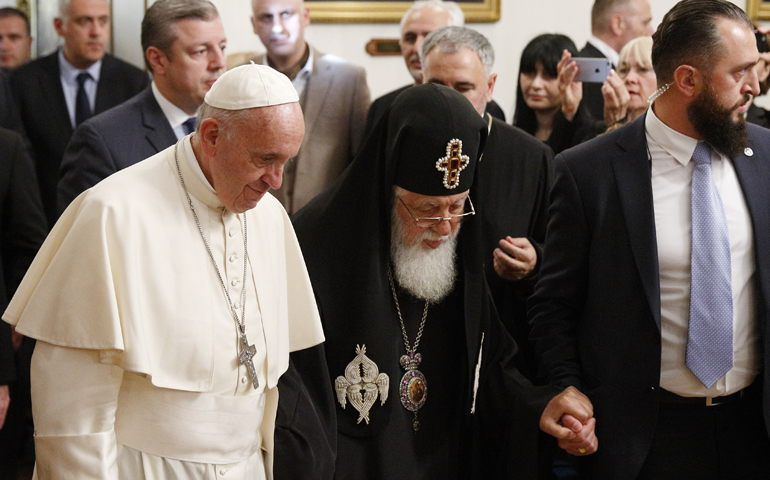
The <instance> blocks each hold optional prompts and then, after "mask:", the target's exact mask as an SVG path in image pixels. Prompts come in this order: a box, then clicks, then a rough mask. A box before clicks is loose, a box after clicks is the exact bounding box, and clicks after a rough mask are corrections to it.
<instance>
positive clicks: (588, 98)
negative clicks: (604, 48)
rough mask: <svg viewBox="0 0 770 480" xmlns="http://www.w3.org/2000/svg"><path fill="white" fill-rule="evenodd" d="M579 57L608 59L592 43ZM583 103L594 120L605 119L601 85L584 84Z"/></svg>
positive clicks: (615, 66) (614, 66)
mask: <svg viewBox="0 0 770 480" xmlns="http://www.w3.org/2000/svg"><path fill="white" fill-rule="evenodd" d="M578 57H583V58H607V57H605V56H604V54H603V53H602V52H600V51H599V49H598V48H596V47H594V46H593V45H591V44H590V43H586V46H585V47H583V49H582V50H581V51H580V52H578ZM612 68H615V69H616V68H618V66H617V65H613V66H612ZM583 103H584V104H585V105H586V107H588V112H589V113H590V114H591V116H592V117H593V118H595V119H598V120H603V119H604V97H603V96H602V84H601V83H588V82H583Z"/></svg>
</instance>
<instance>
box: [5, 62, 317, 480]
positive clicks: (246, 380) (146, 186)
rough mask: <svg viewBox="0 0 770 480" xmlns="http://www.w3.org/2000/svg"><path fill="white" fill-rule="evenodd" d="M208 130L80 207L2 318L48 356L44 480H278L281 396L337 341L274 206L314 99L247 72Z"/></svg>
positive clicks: (240, 72)
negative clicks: (297, 372) (303, 367)
mask: <svg viewBox="0 0 770 480" xmlns="http://www.w3.org/2000/svg"><path fill="white" fill-rule="evenodd" d="M196 128H197V129H196V131H195V133H193V134H190V135H188V136H186V137H184V138H183V139H181V140H180V141H179V142H177V143H176V144H175V145H174V146H173V147H169V148H168V149H166V150H164V151H162V152H160V153H158V154H157V155H154V156H153V157H151V158H149V159H147V160H145V161H142V162H140V163H138V164H136V165H133V166H131V167H129V168H126V169H124V170H122V171H120V172H118V173H116V174H114V175H112V176H110V177H109V178H107V179H105V180H104V181H103V182H101V183H99V184H98V185H96V186H95V187H93V188H91V189H89V190H88V191H87V192H85V193H84V194H83V195H81V196H80V197H78V198H77V199H76V200H75V201H74V202H73V203H72V204H71V205H70V207H69V208H68V209H67V210H66V211H65V212H64V213H63V214H62V218H61V220H60V221H59V222H58V223H57V226H56V228H55V229H54V231H53V232H52V234H51V235H49V237H48V239H47V241H46V243H45V244H44V245H43V247H42V248H41V250H40V253H39V254H38V256H37V257H36V258H35V261H34V262H33V264H32V266H31V267H30V270H29V272H28V273H27V276H26V277H25V278H24V280H23V281H22V284H21V286H20V287H19V289H18V290H17V293H16V295H15V296H14V298H13V300H12V301H11V304H10V305H9V307H8V310H6V312H5V314H4V316H3V318H4V319H5V320H6V321H8V322H10V323H11V324H15V325H16V329H17V331H19V332H21V333H23V334H25V335H28V336H30V337H32V338H36V339H37V340H38V341H37V346H36V349H35V354H34V356H33V359H32V409H33V415H34V418H35V442H36V453H37V475H38V478H40V479H41V480H44V479H53V478H63V477H64V478H100V479H103V478H109V479H117V478H130V479H143V478H148V479H151V478H167V477H168V476H169V475H171V473H169V472H173V475H172V476H173V477H174V478H178V479H189V480H193V479H195V480H213V479H220V478H222V477H224V476H225V475H227V477H225V478H235V479H238V480H246V479H255V478H256V479H266V478H272V460H273V424H274V420H275V415H276V405H277V400H278V392H277V388H276V385H277V382H278V379H279V378H280V377H281V376H282V374H283V373H284V372H285V371H286V369H287V368H288V365H289V352H290V351H293V350H298V349H305V348H308V347H310V346H313V345H316V344H318V343H320V342H322V341H323V333H322V330H321V324H320V321H319V317H318V310H317V307H316V304H315V300H314V298H313V291H312V288H311V286H310V280H309V279H308V276H307V271H306V269H305V265H304V262H303V260H302V254H301V252H300V250H299V245H298V244H297V241H296V237H295V236H294V232H293V230H292V227H291V223H290V222H289V218H288V216H287V215H286V213H285V212H284V210H283V208H281V205H280V204H279V203H278V202H277V201H276V200H275V198H273V197H272V196H271V195H269V194H268V191H269V190H270V189H273V188H278V187H279V186H280V184H281V172H282V171H283V167H284V165H285V164H286V162H287V161H288V160H289V159H290V158H292V157H294V156H295V155H296V153H297V150H299V147H300V144H301V142H302V137H303V134H304V125H303V121H302V111H301V109H300V106H299V97H298V96H297V92H296V90H294V87H293V86H292V85H291V82H290V81H289V80H288V79H287V78H286V77H285V76H284V75H281V74H280V73H278V72H276V71H275V70H273V69H271V68H268V67H265V66H262V65H244V66H241V67H238V68H235V69H233V70H231V71H229V72H227V73H225V74H223V75H222V76H221V77H220V78H219V80H217V83H215V84H214V86H213V87H212V88H211V89H210V90H209V92H208V93H207V94H206V98H205V102H204V103H203V104H202V105H201V107H200V110H199V114H198V124H197V127H196ZM62 412H66V413H64V414H63V413H62Z"/></svg>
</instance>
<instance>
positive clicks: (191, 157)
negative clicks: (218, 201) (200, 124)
mask: <svg viewBox="0 0 770 480" xmlns="http://www.w3.org/2000/svg"><path fill="white" fill-rule="evenodd" d="M193 135H195V134H194V133H191V134H190V135H187V136H186V137H184V138H183V139H182V147H184V155H185V157H187V164H188V165H190V168H191V169H192V171H193V172H195V176H196V177H198V179H199V180H200V181H201V182H203V185H205V186H206V187H207V188H208V189H209V190H211V191H212V192H214V193H215V194H216V193H217V192H216V191H215V190H214V187H212V186H211V184H210V183H209V181H208V180H207V179H206V175H204V174H203V170H202V169H201V166H200V164H199V163H198V159H197V158H196V157H195V152H194V151H193V148H192V142H191V141H190V139H192V136H193Z"/></svg>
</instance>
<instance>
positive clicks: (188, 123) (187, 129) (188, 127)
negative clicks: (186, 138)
mask: <svg viewBox="0 0 770 480" xmlns="http://www.w3.org/2000/svg"><path fill="white" fill-rule="evenodd" d="M195 122H196V118H195V117H190V118H188V119H187V120H185V122H184V123H183V124H182V130H184V134H185V135H189V134H191V133H192V132H194V131H195Z"/></svg>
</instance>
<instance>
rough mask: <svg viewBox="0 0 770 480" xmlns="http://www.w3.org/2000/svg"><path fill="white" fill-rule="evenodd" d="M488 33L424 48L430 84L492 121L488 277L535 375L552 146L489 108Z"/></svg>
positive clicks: (445, 36) (443, 32)
mask: <svg viewBox="0 0 770 480" xmlns="http://www.w3.org/2000/svg"><path fill="white" fill-rule="evenodd" d="M494 61H495V53H494V50H493V49H492V45H491V44H490V43H489V41H488V40H487V39H486V37H484V35H482V34H480V33H478V32H476V31H474V30H471V29H469V28H465V27H446V28H441V29H439V30H434V31H433V32H431V33H430V34H429V35H428V36H427V37H426V38H425V42H424V43H423V44H422V48H421V50H420V62H421V64H422V77H423V81H424V83H434V84H438V85H445V86H447V87H451V88H454V89H455V90H457V91H458V92H460V93H462V94H463V96H464V97H465V98H467V99H468V100H470V102H471V103H472V104H473V107H474V108H475V110H476V112H477V113H478V114H479V115H481V116H482V118H483V119H484V120H485V121H486V122H487V124H488V126H489V137H488V138H487V143H486V145H485V147H484V157H483V159H482V160H481V161H480V162H479V167H478V171H477V175H478V179H477V183H478V186H479V187H478V188H479V192H478V199H479V213H480V214H481V216H482V218H483V220H484V221H483V227H482V229H481V232H482V236H483V243H482V245H483V246H482V248H483V258H484V263H485V270H486V272H485V273H486V278H487V283H488V284H489V288H490V291H491V292H492V297H493V298H494V300H495V307H496V308H497V313H498V314H499V316H500V320H501V321H502V322H503V325H505V327H506V328H507V329H508V332H509V333H510V334H511V336H513V338H514V340H516V344H517V345H518V346H519V358H518V361H517V367H518V369H519V371H521V372H522V373H524V374H525V375H526V376H527V377H528V378H530V379H534V374H535V371H536V370H535V364H534V360H533V358H532V352H531V349H530V348H529V343H528V339H527V337H528V332H529V325H528V324H527V307H526V301H527V298H528V297H529V295H530V294H531V293H532V288H533V286H534V283H535V280H536V279H537V267H538V266H539V264H540V259H541V256H542V242H543V241H544V240H545V229H546V225H547V224H548V194H549V192H550V187H551V185H550V184H551V175H552V172H551V169H552V166H551V162H552V160H553V152H552V151H551V149H550V148H548V147H547V146H546V145H544V144H543V143H542V142H540V141H538V140H537V139H536V138H535V137H533V136H531V135H529V134H528V133H526V132H524V131H523V130H521V129H519V128H516V127H513V126H511V125H508V124H506V123H505V122H503V121H501V120H499V119H496V118H492V116H491V115H489V114H488V113H486V112H485V109H486V106H487V103H488V102H489V101H490V100H491V98H492V93H493V91H494V88H495V82H496V80H497V74H496V73H493V72H492V67H493V65H494Z"/></svg>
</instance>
